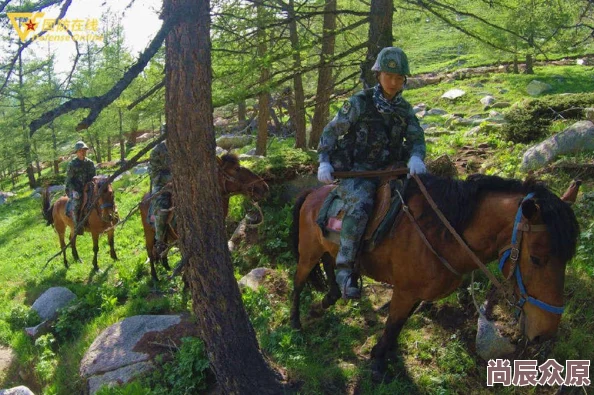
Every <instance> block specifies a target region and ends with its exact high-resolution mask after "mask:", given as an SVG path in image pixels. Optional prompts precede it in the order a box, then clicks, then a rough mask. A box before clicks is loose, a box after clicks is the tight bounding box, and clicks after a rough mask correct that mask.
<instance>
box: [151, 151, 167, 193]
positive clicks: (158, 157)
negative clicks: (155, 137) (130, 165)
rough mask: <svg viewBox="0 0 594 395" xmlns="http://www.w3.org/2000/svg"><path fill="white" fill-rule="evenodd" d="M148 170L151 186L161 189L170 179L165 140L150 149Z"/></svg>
mask: <svg viewBox="0 0 594 395" xmlns="http://www.w3.org/2000/svg"><path fill="white" fill-rule="evenodd" d="M149 171H150V176H151V184H152V187H153V188H157V189H161V188H163V186H164V185H165V184H167V183H168V182H169V181H171V159H170V157H169V151H167V144H166V143H165V141H162V142H160V143H159V144H157V145H156V146H155V148H153V150H152V151H151V156H150V170H149Z"/></svg>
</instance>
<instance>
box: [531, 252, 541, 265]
mask: <svg viewBox="0 0 594 395" xmlns="http://www.w3.org/2000/svg"><path fill="white" fill-rule="evenodd" d="M530 260H531V261H532V263H533V264H535V265H536V266H540V258H537V257H535V256H532V255H530Z"/></svg>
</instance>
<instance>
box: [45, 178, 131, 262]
mask: <svg viewBox="0 0 594 395" xmlns="http://www.w3.org/2000/svg"><path fill="white" fill-rule="evenodd" d="M107 178H108V177H107V176H95V177H93V179H92V180H91V181H89V182H88V183H87V185H85V188H84V194H83V203H82V204H83V205H86V203H87V201H88V200H89V199H90V200H91V201H93V200H95V199H96V200H95V204H94V205H93V207H92V208H91V211H90V213H89V216H88V219H87V221H86V223H85V226H84V230H85V231H86V232H91V236H92V237H93V268H94V269H95V270H99V266H98V265H97V253H98V252H99V235H100V234H101V233H103V232H105V231H106V230H107V240H108V242H109V254H110V256H111V258H112V259H113V260H116V259H118V257H117V255H116V252H115V248H114V240H113V234H114V229H113V226H114V225H115V224H117V223H118V221H119V217H118V213H117V209H116V205H115V199H114V196H113V189H112V187H111V184H108V185H106V186H104V184H105V183H106V181H107ZM101 189H103V191H102V192H101V193H100V194H99V196H98V198H95V197H96V196H97V194H98V193H99V191H101ZM89 190H91V191H93V196H88V194H87V191H89ZM67 203H68V196H62V197H60V198H59V199H58V200H56V202H55V203H54V204H52V205H51V207H50V194H49V193H48V190H47V189H46V190H45V191H44V193H43V199H42V204H43V216H44V218H45V219H46V220H47V224H48V225H51V224H53V225H54V229H56V232H58V238H59V239H60V247H61V248H62V255H63V257H64V266H66V268H68V261H67V260H66V251H65V247H66V243H65V241H64V234H65V232H66V228H67V227H68V228H70V246H71V247H72V256H73V257H74V259H75V260H77V261H79V262H80V261H81V259H80V258H79V256H78V251H77V249H76V236H77V235H76V232H75V231H74V230H75V229H74V222H73V221H72V218H71V217H69V216H68V215H67V213H66V204H67ZM81 217H82V216H81Z"/></svg>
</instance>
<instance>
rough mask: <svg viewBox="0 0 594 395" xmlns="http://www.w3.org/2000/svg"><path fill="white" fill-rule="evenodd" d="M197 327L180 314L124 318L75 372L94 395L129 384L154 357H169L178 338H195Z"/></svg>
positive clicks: (107, 331)
mask: <svg viewBox="0 0 594 395" xmlns="http://www.w3.org/2000/svg"><path fill="white" fill-rule="evenodd" d="M197 331H198V329H197V326H196V324H194V323H191V322H190V321H189V320H188V319H187V318H185V317H182V316H180V315H139V316H134V317H128V318H126V319H124V320H122V321H120V322H118V323H116V324H113V325H112V326H110V327H108V328H107V329H105V330H104V331H103V332H101V334H100V335H99V336H98V337H97V338H96V339H95V341H93V343H92V344H91V346H90V347H89V349H88V350H87V352H86V353H85V355H84V356H83V359H82V361H81V365H80V369H79V373H80V376H81V377H82V379H83V380H85V383H86V390H87V391H88V392H89V393H90V394H94V393H95V392H97V390H99V388H101V387H102V386H104V385H107V386H114V385H121V384H125V383H128V382H130V381H131V380H133V379H134V378H135V377H137V376H138V375H140V374H143V373H146V372H149V371H150V370H152V369H154V368H155V363H154V358H155V357H156V356H157V355H170V354H171V351H172V350H175V349H176V348H177V347H179V345H180V344H181V339H182V338H183V337H188V336H197V334H198V333H197Z"/></svg>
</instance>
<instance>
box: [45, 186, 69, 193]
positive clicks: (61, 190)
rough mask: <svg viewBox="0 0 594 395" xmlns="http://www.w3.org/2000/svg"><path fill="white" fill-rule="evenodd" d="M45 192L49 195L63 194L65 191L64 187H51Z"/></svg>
mask: <svg viewBox="0 0 594 395" xmlns="http://www.w3.org/2000/svg"><path fill="white" fill-rule="evenodd" d="M47 190H48V192H49V193H54V192H63V191H65V190H66V187H65V186H64V185H51V186H50V187H49V188H48V189H47Z"/></svg>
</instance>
